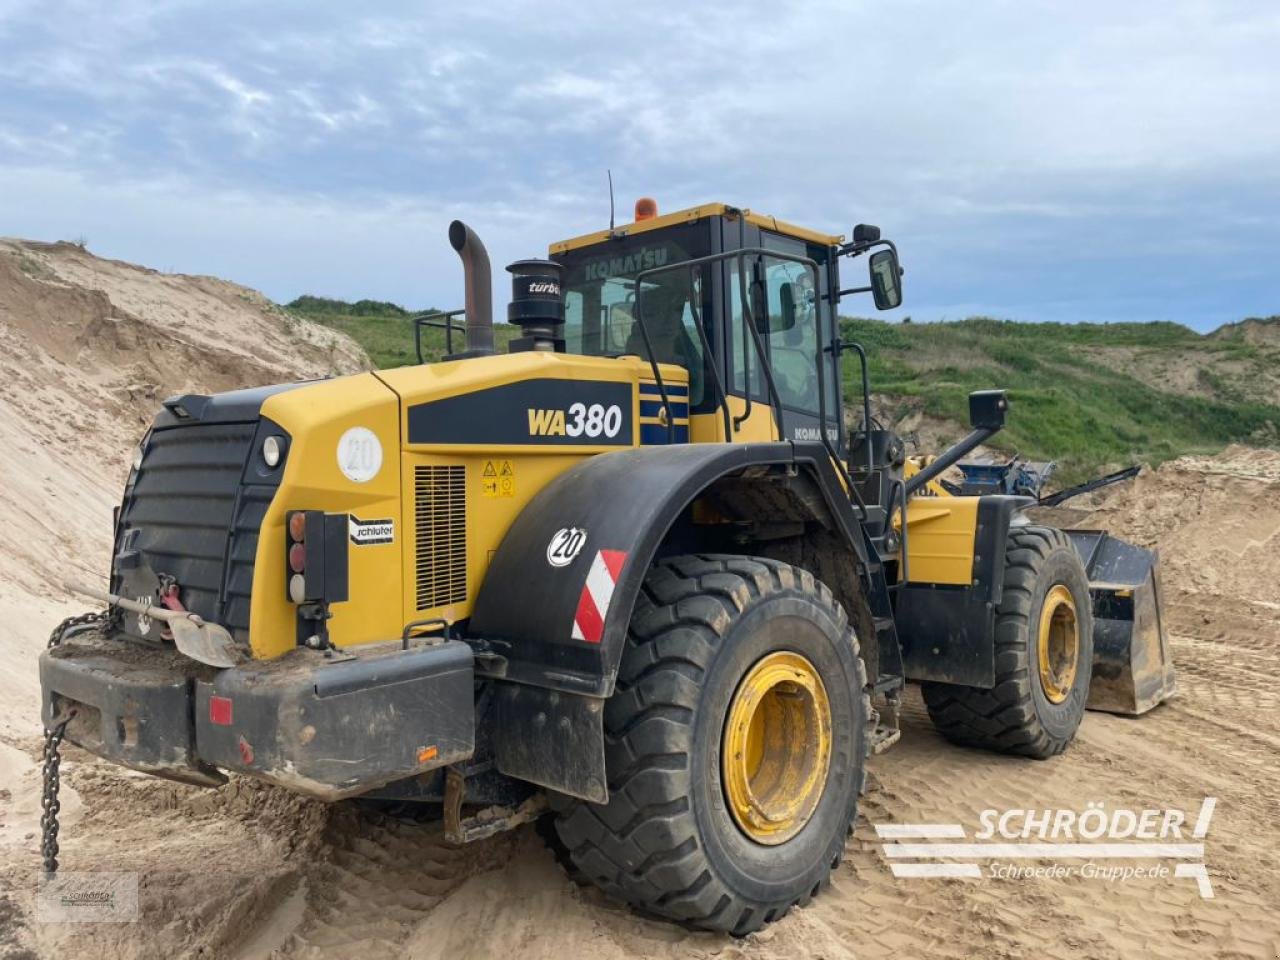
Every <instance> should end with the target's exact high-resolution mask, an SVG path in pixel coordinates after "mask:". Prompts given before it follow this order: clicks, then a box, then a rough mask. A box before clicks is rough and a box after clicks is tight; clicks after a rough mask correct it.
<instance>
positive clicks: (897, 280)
mask: <svg viewBox="0 0 1280 960" xmlns="http://www.w3.org/2000/svg"><path fill="white" fill-rule="evenodd" d="M867 266H868V268H869V269H870V271H871V294H872V296H874V297H875V300H876V309H877V310H892V309H893V308H894V307H898V306H901V305H902V268H901V267H900V266H898V254H897V253H896V252H895V251H894V250H893V248H892V247H888V248H886V249H884V250H877V251H876V252H875V253H873V254H872V255H871V258H870V259H869V260H868V261H867Z"/></svg>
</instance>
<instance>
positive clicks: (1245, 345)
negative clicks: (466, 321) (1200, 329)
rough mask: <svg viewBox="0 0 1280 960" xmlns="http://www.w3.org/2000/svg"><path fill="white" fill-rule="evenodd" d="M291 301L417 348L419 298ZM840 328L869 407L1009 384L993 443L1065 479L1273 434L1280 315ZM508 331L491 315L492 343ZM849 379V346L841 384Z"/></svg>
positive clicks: (432, 347)
mask: <svg viewBox="0 0 1280 960" xmlns="http://www.w3.org/2000/svg"><path fill="white" fill-rule="evenodd" d="M287 309H289V310H291V311H292V312H294V313H298V314H301V315H303V316H306V317H308V318H309V319H312V320H315V321H317V322H319V323H322V324H325V325H327V326H331V327H334V328H335V329H338V330H341V331H343V332H344V333H347V334H349V335H350V336H352V337H353V338H355V340H356V341H357V342H359V343H360V345H361V346H363V347H364V348H365V350H366V351H367V352H368V353H369V356H370V357H371V358H372V359H373V361H374V363H375V364H377V365H378V366H379V367H396V366H403V365H404V364H408V363H414V362H416V358H415V356H414V350H413V323H412V320H411V317H412V316H413V313H414V312H415V311H410V310H406V309H405V308H403V307H400V306H398V305H396V304H392V303H383V302H380V301H371V300H361V301H359V302H357V303H354V304H353V303H347V302H345V301H339V300H327V299H324V298H320V297H299V298H298V299H297V300H295V301H294V302H293V303H290V304H288V306H287ZM417 312H427V311H417ZM841 329H842V334H843V336H844V337H845V338H846V339H851V340H856V341H858V342H859V343H861V344H862V345H863V346H864V347H866V349H867V352H868V353H869V354H870V359H871V383H872V389H873V391H874V392H875V394H876V395H877V401H878V402H877V407H878V409H879V410H881V411H882V413H883V414H886V415H887V416H888V417H889V418H890V419H891V420H893V421H894V422H895V423H897V422H900V421H902V420H903V419H904V418H905V417H907V416H908V415H911V414H923V415H925V416H927V417H930V418H932V419H934V420H945V421H949V422H950V423H951V424H952V429H951V430H950V432H951V433H953V434H954V435H959V434H960V433H961V432H963V427H964V424H965V423H966V422H967V421H966V418H967V416H968V403H967V397H968V394H969V392H970V391H971V390H981V389H987V388H992V387H1004V388H1007V389H1008V390H1009V391H1010V399H1011V401H1012V409H1011V411H1010V415H1009V423H1008V426H1007V427H1006V428H1005V430H1004V431H1003V432H1002V433H1000V434H999V435H998V436H997V437H996V438H995V441H994V442H993V443H992V446H994V447H996V448H997V449H1002V450H1006V451H1013V450H1017V451H1018V452H1020V453H1021V454H1023V455H1024V456H1028V457H1031V458H1033V459H1045V460H1057V461H1058V463H1059V474H1058V479H1059V480H1060V481H1061V482H1071V481H1073V480H1076V479H1082V478H1084V477H1087V476H1090V475H1092V474H1094V473H1097V472H1099V471H1100V470H1101V469H1102V468H1104V467H1117V466H1123V465H1127V464H1129V463H1133V462H1137V461H1145V462H1148V463H1151V464H1156V463H1159V462H1161V461H1163V460H1167V459H1170V458H1172V457H1177V456H1181V455H1182V454H1185V453H1212V452H1214V451H1216V450H1219V449H1221V448H1222V447H1223V446H1225V445H1226V444H1228V443H1232V442H1244V443H1253V444H1259V445H1266V446H1277V445H1280V317H1271V318H1267V319H1265V320H1258V319H1251V320H1246V321H1243V322H1241V323H1238V324H1232V325H1230V326H1227V327H1223V328H1221V329H1219V330H1217V331H1214V332H1213V333H1212V334H1208V335H1202V334H1198V333H1196V332H1195V331H1193V330H1189V329H1188V328H1186V327H1183V326H1180V325H1178V324H1174V323H1143V324H1107V325H1101V324H1049V323H1045V324H1040V323H1037V324H1032V323H1016V322H1012V321H1002V320H991V319H987V318H973V319H969V320H962V321H959V322H955V323H929V324H910V323H908V324H888V323H883V322H881V321H878V320H866V319H859V318H843V319H842V320H841ZM516 332H517V331H516V329H515V328H514V327H511V326H508V325H507V324H498V325H497V327H496V328H495V339H496V340H497V342H498V346H499V349H501V348H503V347H504V346H505V345H506V343H507V342H508V341H509V340H510V339H511V338H512V337H513V336H515V334H516ZM460 342H461V341H460V339H458V340H455V346H457V345H459V344H460ZM423 346H424V354H425V355H426V357H427V359H429V360H438V359H440V357H441V356H443V354H444V334H443V333H442V332H440V331H437V330H429V331H426V332H425V336H424V338H423ZM857 390H858V374H857V361H856V359H854V358H852V356H850V357H849V358H848V359H847V360H846V365H845V396H846V398H855V397H856V396H857Z"/></svg>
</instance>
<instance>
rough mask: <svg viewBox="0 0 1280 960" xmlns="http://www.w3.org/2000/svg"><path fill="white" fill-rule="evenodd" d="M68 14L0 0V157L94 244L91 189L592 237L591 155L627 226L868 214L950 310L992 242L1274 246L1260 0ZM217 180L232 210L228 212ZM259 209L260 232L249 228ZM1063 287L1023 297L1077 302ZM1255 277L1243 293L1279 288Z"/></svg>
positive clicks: (969, 291)
mask: <svg viewBox="0 0 1280 960" xmlns="http://www.w3.org/2000/svg"><path fill="white" fill-rule="evenodd" d="M70 11H71V12H70V14H69V15H67V16H64V17H60V18H58V19H57V21H56V22H54V20H53V19H52V18H49V17H48V16H47V14H46V13H45V12H44V10H43V8H39V7H37V6H35V5H24V4H21V3H15V2H14V0H0V166H5V167H9V168H14V167H23V168H26V169H27V170H28V171H29V170H30V168H31V165H32V164H35V163H39V164H40V165H41V166H42V168H43V170H42V172H43V174H44V175H46V176H47V177H54V176H55V175H57V176H64V177H69V178H71V179H72V180H75V181H76V182H78V183H79V184H80V186H79V187H78V188H77V195H78V196H79V197H80V199H81V201H82V203H81V206H80V208H79V209H80V215H82V216H83V215H86V213H87V214H88V215H96V212H97V211H101V210H107V209H111V210H112V211H113V215H114V216H115V217H118V218H119V219H114V217H113V218H111V219H107V218H104V219H103V229H102V230H99V231H89V230H88V229H87V228H85V229H83V230H81V229H79V228H77V229H76V232H88V233H90V235H91V236H92V235H93V234H94V233H95V232H96V233H97V234H98V235H102V234H103V231H106V232H107V233H110V232H112V231H120V232H129V233H130V234H131V235H133V236H137V237H142V236H143V235H144V234H143V233H142V232H141V231H142V226H141V225H142V224H143V223H144V222H146V223H148V225H149V227H150V226H151V224H150V221H149V220H147V218H146V215H145V214H144V213H142V212H130V210H128V209H121V208H119V206H118V204H117V202H116V200H117V198H118V197H119V196H120V195H127V194H130V192H131V191H133V190H134V189H135V186H136V184H138V183H145V182H147V181H148V180H154V179H156V178H159V179H160V182H163V183H167V184H170V185H172V184H180V186H172V189H173V190H174V191H176V194H180V195H181V196H182V197H184V198H185V199H183V200H181V202H180V205H181V206H182V207H183V208H184V209H190V210H192V211H193V215H195V214H196V212H197V211H198V212H199V214H198V215H199V216H202V217H203V216H205V215H206V207H210V208H211V209H212V208H219V207H221V208H223V213H222V214H221V216H222V217H223V218H224V219H225V217H227V216H230V211H233V210H234V211H239V212H240V213H241V214H242V215H243V216H244V217H245V218H246V220H247V221H249V222H252V223H253V224H255V226H254V227H252V228H251V229H255V230H262V229H265V230H266V231H267V233H268V234H271V233H272V232H273V231H276V232H279V233H281V234H282V235H284V236H288V237H289V238H290V240H291V241H292V240H293V239H295V235H294V233H293V232H292V231H294V229H295V227H294V226H291V224H305V223H307V222H308V220H307V217H306V215H305V211H306V210H307V209H309V208H310V205H311V204H313V203H315V202H316V198H317V197H320V198H322V200H323V204H324V205H327V206H326V208H327V209H333V210H342V211H344V213H343V215H344V216H351V217H357V218H358V216H359V215H360V213H361V211H365V212H367V213H368V214H369V216H371V217H374V218H375V219H377V220H378V222H379V224H380V227H379V230H381V231H385V230H386V229H388V228H391V229H393V230H395V229H398V227H399V224H398V222H397V221H396V220H395V219H394V218H395V217H401V216H403V217H408V218H409V221H408V222H411V223H414V224H417V225H418V226H419V227H420V228H421V229H422V230H424V231H426V230H427V229H428V227H427V223H428V222H429V221H430V222H432V223H434V222H435V217H436V215H437V214H439V216H440V217H443V218H445V219H447V216H451V215H452V213H451V212H450V211H459V210H475V211H480V212H481V213H482V214H483V215H485V216H489V215H490V214H492V213H493V212H494V211H498V210H503V211H505V213H504V215H502V216H494V218H493V226H494V228H500V229H502V230H507V231H511V234H512V239H511V240H510V241H505V240H504V241H497V242H491V246H497V245H498V244H499V243H501V244H504V245H506V246H509V247H510V248H511V250H512V253H513V255H525V254H527V253H529V252H530V247H533V248H534V250H535V251H536V250H537V249H541V248H542V246H543V244H545V242H546V241H547V240H549V239H553V238H555V237H557V236H561V235H571V234H574V233H577V232H582V231H585V230H587V229H591V228H594V227H598V226H599V225H600V224H601V222H602V221H603V217H604V216H605V215H606V211H607V203H606V202H605V193H604V186H603V184H604V169H605V168H606V167H611V168H612V169H613V171H614V177H615V182H616V183H617V186H618V195H619V207H620V210H621V211H623V212H625V211H627V210H628V209H629V207H630V200H631V199H632V198H633V197H634V196H635V195H637V194H641V193H646V194H654V195H656V196H657V197H658V199H659V201H660V203H661V205H662V206H663V207H664V208H665V209H671V208H672V207H673V206H682V205H686V204H693V203H698V202H703V201H706V200H708V199H722V200H727V201H730V202H735V203H741V204H746V205H750V206H752V207H754V208H757V209H766V210H770V211H771V212H776V213H777V214H778V215H779V216H784V217H786V218H787V219H791V220H796V221H800V222H807V223H811V224H812V225H814V226H815V227H818V228H823V229H830V230H834V231H838V232H844V231H847V230H848V228H849V225H850V223H851V222H852V221H854V220H863V219H866V220H873V221H878V222H880V223H881V224H882V226H884V227H885V228H886V230H888V231H889V232H890V233H892V234H893V235H895V236H897V237H899V238H900V239H901V240H902V241H903V244H904V250H905V251H906V252H908V253H914V256H915V258H916V259H915V261H914V263H915V264H916V265H917V266H916V267H913V272H912V276H913V277H916V276H920V275H921V274H922V272H923V271H925V270H927V271H929V275H931V276H934V277H940V278H943V281H944V282H943V285H945V286H947V287H948V289H949V290H951V291H952V292H951V293H949V294H947V296H949V297H950V298H951V299H950V300H949V301H947V302H951V303H955V304H963V303H970V302H977V301H978V300H980V296H978V293H980V292H981V291H982V290H983V284H984V281H983V277H984V276H985V275H986V274H985V273H984V271H986V270H987V269H988V268H987V266H986V262H988V261H989V258H990V256H991V253H992V251H999V250H1002V249H1003V250H1005V251H1011V252H1012V254H1014V255H1016V256H1017V257H1019V258H1021V257H1023V256H1031V255H1032V254H1034V255H1035V256H1038V257H1039V263H1041V264H1053V263H1057V264H1063V263H1066V264H1068V265H1069V264H1070V263H1072V262H1073V258H1078V256H1079V255H1080V247H1081V241H1080V237H1082V236H1083V237H1087V244H1086V246H1087V247H1088V248H1089V249H1090V250H1091V251H1097V252H1098V253H1099V255H1101V254H1102V253H1106V252H1108V251H1109V253H1110V255H1111V256H1113V257H1121V258H1125V257H1129V256H1132V255H1138V254H1141V255H1143V256H1148V257H1151V258H1153V262H1155V259H1156V258H1158V257H1160V256H1161V255H1162V254H1161V252H1160V251H1162V250H1164V251H1167V250H1168V249H1170V248H1171V247H1176V248H1177V249H1179V250H1182V251H1184V252H1185V251H1194V254H1193V255H1203V253H1204V248H1205V246H1206V245H1217V246H1219V247H1222V248H1226V247H1230V248H1231V249H1232V250H1234V251H1242V250H1249V251H1251V255H1252V256H1253V257H1255V258H1259V257H1271V258H1273V256H1274V255H1273V250H1272V249H1271V248H1272V247H1273V246H1274V241H1275V240H1277V239H1280V238H1278V237H1277V230H1280V227H1277V226H1276V222H1277V219H1280V218H1276V217H1267V216H1264V215H1259V211H1267V210H1271V211H1274V210H1275V206H1274V204H1275V202H1276V198H1277V193H1280V187H1278V186H1277V185H1278V184H1280V173H1278V172H1277V169H1276V163H1275V158H1276V157H1277V156H1280V124H1276V123H1274V122H1273V120H1272V117H1273V115H1274V112H1275V106H1274V105H1275V103H1277V102H1280V72H1277V71H1276V70H1275V69H1274V67H1273V61H1274V51H1275V49H1277V48H1278V47H1280V8H1275V7H1273V6H1271V5H1258V4H1249V3H1243V2H1231V0H1225V2H1219V3H1213V4H1209V3H1206V2H1203V0H1170V2H1167V3H1159V4H1157V3H1154V2H1145V0H1144V2H1138V3H1133V4H1127V5H1120V6H1117V5H1115V4H1114V3H1103V2H1100V0H1082V2H1079V3H1075V4H1071V5H1065V4H1055V5H1044V4H1027V3H1023V2H1013V0H987V2H981V3H972V4H964V5H957V4H952V3H949V2H944V0H903V2H901V3H899V4H895V5H894V6H893V7H892V8H886V7H884V6H883V5H882V4H873V3H870V2H866V0H864V2H858V3H842V2H813V3H806V4H804V5H790V6H785V5H778V4H776V3H771V2H764V0H757V2H743V3H740V4H738V5H736V6H734V7H732V8H722V9H720V10H718V11H712V10H707V9H704V8H698V9H693V8H690V7H688V6H686V5H683V4H677V3H674V2H669V3H664V2H650V3H646V4H644V5H627V6H610V7H583V6H582V5H581V4H578V3H569V2H568V0H548V2H546V3H544V4H543V5H542V6H541V7H540V8H539V14H538V15H537V16H531V15H529V13H528V11H527V9H526V8H524V7H523V6H520V5H516V4H513V3H505V2H500V3H493V4H484V5H479V4H476V5H472V6H469V7H468V6H463V7H455V8H451V10H450V15H449V16H448V17H447V18H445V17H441V16H438V15H437V14H436V13H435V12H434V11H432V10H430V9H425V10H424V9H423V8H421V7H419V6H417V5H411V4H404V3H402V4H399V5H395V4H393V5H392V6H391V7H387V6H383V7H381V8H380V9H379V13H378V14H377V15H375V16H365V15H353V14H351V13H350V11H349V9H347V8H326V7H316V6H308V7H305V8H297V7H288V8H285V7H280V8H277V7H273V6H270V5H267V6H262V5H256V4H249V3H239V4H236V3H232V4H230V5H229V6H226V7H221V6H220V7H216V8H210V7H207V6H202V5H198V4H184V5H181V6H172V5H166V6H160V5H154V4H152V3H150V2H146V0H123V2H122V3H120V4H112V5H109V6H108V7H102V6H100V5H95V4H92V3H88V2H84V3H80V4H77V5H75V6H74V7H72V8H70ZM28 182H29V183H30V184H31V188H32V189H36V187H37V185H36V183H35V182H34V181H28ZM9 189H10V188H7V187H6V186H3V185H0V192H7V191H8V190H9ZM229 190H230V191H232V192H233V193H234V194H235V195H237V196H243V197H246V198H252V199H251V200H246V201H245V202H244V204H242V205H237V204H236V203H234V202H233V203H231V204H230V205H229V206H227V205H226V197H227V195H228V194H227V191H229ZM176 194H175V195H176ZM201 196H204V197H206V198H207V199H206V201H201V200H200V197H201ZM143 200H146V198H143ZM153 201H154V202H155V203H156V204H162V201H159V200H155V199H154V198H152V200H146V202H144V203H142V207H141V208H140V209H146V203H150V202H153ZM140 202H141V201H140ZM277 204H279V205H282V206H279V207H277V206H276V205H277ZM1268 204H1270V206H1268ZM55 205H56V204H55ZM36 207H39V204H36ZM267 208H269V209H272V210H273V211H274V214H273V216H275V217H276V218H277V221H278V222H274V221H273V222H268V223H265V224H264V223H263V219H264V218H263V217H262V216H258V215H255V211H256V210H262V209H267ZM12 209H13V208H12V207H10V206H9V205H8V203H7V201H6V203H4V204H0V217H3V216H4V215H5V214H7V213H10V211H11V210H12ZM213 215H214V216H215V218H216V217H217V216H218V215H219V214H217V211H216V209H215V210H214V214H213ZM4 224H5V221H4V220H2V219H0V229H9V228H8V227H6V226H4ZM37 224H38V221H37ZM437 229H442V227H441V226H439V225H438V224H437V225H435V226H431V227H430V230H433V231H434V230H437ZM228 231H229V232H233V231H231V230H230V227H228ZM164 232H165V233H166V234H169V233H171V232H172V231H171V230H169V231H164ZM374 233H376V231H374V232H373V233H371V234H370V236H373V235H374ZM486 239H487V242H488V237H486ZM214 242H215V241H214V238H213V236H212V235H210V236H209V239H208V240H207V241H206V246H207V248H208V249H209V253H210V256H217V255H219V251H217V250H215V249H214ZM315 242H316V241H314V240H309V241H308V245H309V248H310V247H311V246H313V245H314V243H315ZM1108 244H1113V245H1115V246H1114V247H1108V246H1107V245H1108ZM517 248H519V249H517ZM157 249H159V250H161V251H164V250H166V249H168V247H166V246H165V245H161V244H157ZM978 250H981V251H982V252H983V256H984V257H986V258H987V261H981V260H978V259H976V254H975V253H974V251H978ZM1164 255H1166V256H1167V253H1166V254H1164ZM446 259H447V257H446ZM270 263H271V258H270V257H267V258H266V260H265V261H264V265H263V266H262V267H261V268H255V270H260V271H261V273H262V275H263V276H264V277H265V278H266V279H265V280H263V281H261V282H263V283H264V284H265V285H266V286H268V287H269V288H270V289H271V290H272V291H273V292H276V291H281V290H283V289H284V287H285V286H286V283H285V281H284V278H285V277H286V275H287V276H288V278H289V282H298V283H301V282H303V281H302V280H301V279H298V278H299V276H300V271H301V269H302V267H301V266H299V267H298V268H296V269H295V268H294V267H289V268H288V270H287V271H286V269H285V268H282V267H271V266H270ZM371 269H375V270H376V268H371ZM1086 269H1094V268H1093V267H1092V266H1090V267H1088V268H1086V267H1079V268H1078V270H1077V273H1076V274H1075V275H1071V274H1070V272H1069V270H1070V267H1067V268H1063V269H1061V270H1059V271H1058V273H1054V272H1052V271H1048V270H1046V271H1044V272H1043V273H1042V274H1037V276H1038V277H1039V279H1038V281H1037V282H1044V283H1049V284H1052V283H1054V282H1057V283H1060V284H1061V285H1063V286H1071V287H1072V288H1073V289H1078V288H1079V287H1080V286H1081V283H1080V277H1081V276H1083V275H1084V273H1085V271H1086ZM273 271H274V272H273ZM1032 272H1034V271H1031V270H1030V269H1029V271H1028V275H1030V273H1032ZM1059 273H1060V274H1062V275H1063V277H1062V279H1060V280H1057V279H1055V278H1056V277H1057V276H1058V274H1059ZM345 275H346V274H344V273H342V272H341V271H340V272H339V273H338V274H334V273H332V272H320V273H317V277H320V278H324V279H326V280H329V279H335V278H336V277H340V276H345ZM441 276H442V277H443V276H444V274H443V273H441ZM1144 276H1145V275H1144ZM272 277H276V278H277V279H275V280H272V279H271V278H272ZM375 277H378V278H387V277H388V275H387V274H386V272H385V271H380V272H376V273H375V274H374V275H371V276H369V278H368V281H367V282H368V283H370V284H372V283H373V282H374V280H375ZM417 279H418V277H416V276H415V275H414V274H413V273H411V272H408V273H405V274H403V275H397V276H396V278H394V280H392V279H388V280H387V282H388V283H390V284H391V285H392V286H393V287H394V288H395V289H397V290H401V291H412V290H413V289H415V287H414V286H413V284H414V283H416V281H417ZM351 282H352V284H353V286H358V285H359V278H358V277H353V278H352V281H351ZM379 282H382V281H381V280H379ZM1143 282H1145V283H1148V284H1150V283H1152V282H1153V281H1151V280H1149V279H1146V280H1143ZM1275 283H1276V281H1273V282H1272V284H1271V286H1270V287H1267V286H1266V285H1265V284H1260V285H1258V286H1257V287H1256V289H1255V291H1254V294H1253V295H1255V296H1259V297H1264V298H1265V296H1268V295H1271V294H1274V295H1275V297H1276V299H1280V290H1277V289H1276V285H1275ZM966 284H967V285H968V286H967V287H966ZM988 285H990V283H988ZM918 289H919V288H918ZM351 292H362V293H363V292H367V293H369V294H370V295H375V294H376V295H391V294H389V293H380V292H379V291H378V290H375V289H372V288H370V289H368V290H367V291H355V290H354V289H353V290H352V291H351ZM405 295H406V297H407V299H410V300H412V299H414V297H412V296H407V294H405ZM1043 296H1044V302H1045V303H1046V304H1047V305H1049V306H1047V307H1046V309H1051V308H1052V309H1057V308H1056V307H1053V303H1054V302H1057V301H1054V293H1053V291H1052V290H1051V289H1048V288H1046V290H1045V291H1044V294H1043ZM428 298H430V297H428ZM932 302H937V303H943V302H944V301H943V299H942V296H941V294H940V295H939V297H937V298H933V300H932ZM1019 303H1020V304H1021V301H1019ZM1172 307H1173V308H1179V307H1178V304H1173V305H1172ZM1272 309H1274V307H1273V308H1272Z"/></svg>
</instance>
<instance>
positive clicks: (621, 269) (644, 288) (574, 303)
mask: <svg viewBox="0 0 1280 960" xmlns="http://www.w3.org/2000/svg"><path fill="white" fill-rule="evenodd" d="M708 236H709V234H708V228H707V226H706V224H700V225H699V224H695V225H690V226H684V227H677V228H669V229H664V230H662V231H660V232H657V233H655V234H653V235H646V234H639V235H637V236H634V237H628V238H627V239H625V240H623V241H616V242H609V243H606V244H600V245H598V246H593V247H588V248H583V249H581V250H575V251H572V252H570V253H565V254H560V255H558V256H557V257H556V259H557V260H559V261H560V262H561V263H563V264H564V266H565V325H564V338H565V349H566V350H567V351H568V352H569V353H580V354H589V355H594V356H622V355H624V354H634V355H636V356H640V357H644V358H645V359H649V353H648V350H647V349H646V347H645V337H644V333H647V334H648V337H649V342H650V344H651V345H652V348H653V354H654V359H656V360H657V361H658V362H659V363H672V364H676V365H678V366H681V367H684V368H685V369H686V370H688V371H689V405H690V410H691V411H704V410H706V409H708V408H709V407H710V406H711V404H712V403H713V402H714V398H713V397H712V396H711V394H712V393H714V391H713V390H711V389H710V388H709V387H708V378H709V374H708V372H707V363H708V358H707V357H706V355H705V354H706V351H705V350H704V349H703V337H702V335H701V334H700V333H699V329H698V323H699V321H701V322H702V323H703V325H704V326H703V329H704V330H707V327H706V317H707V314H708V313H709V312H710V291H709V290H708V284H707V283H706V276H707V269H706V267H700V268H696V269H695V270H693V271H690V270H689V269H688V268H683V269H681V268H679V267H675V268H674V269H671V270H662V269H660V268H662V267H665V266H668V265H671V266H673V267H674V265H676V264H679V263H681V262H683V261H686V260H689V259H693V258H695V257H699V256H704V255H705V253H706V247H707V244H708V242H709V241H708ZM651 271H655V272H651ZM641 273H646V274H647V276H646V277H645V278H644V279H643V280H642V281H641V284H640V290H639V298H640V304H639V310H640V311H641V315H642V316H643V319H644V331H643V332H642V331H641V328H640V324H639V323H638V322H637V321H636V316H637V304H636V302H635V301H636V296H637V291H636V285H635V280H636V277H637V275H639V274H641ZM707 336H708V337H710V333H708V334H707Z"/></svg>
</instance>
